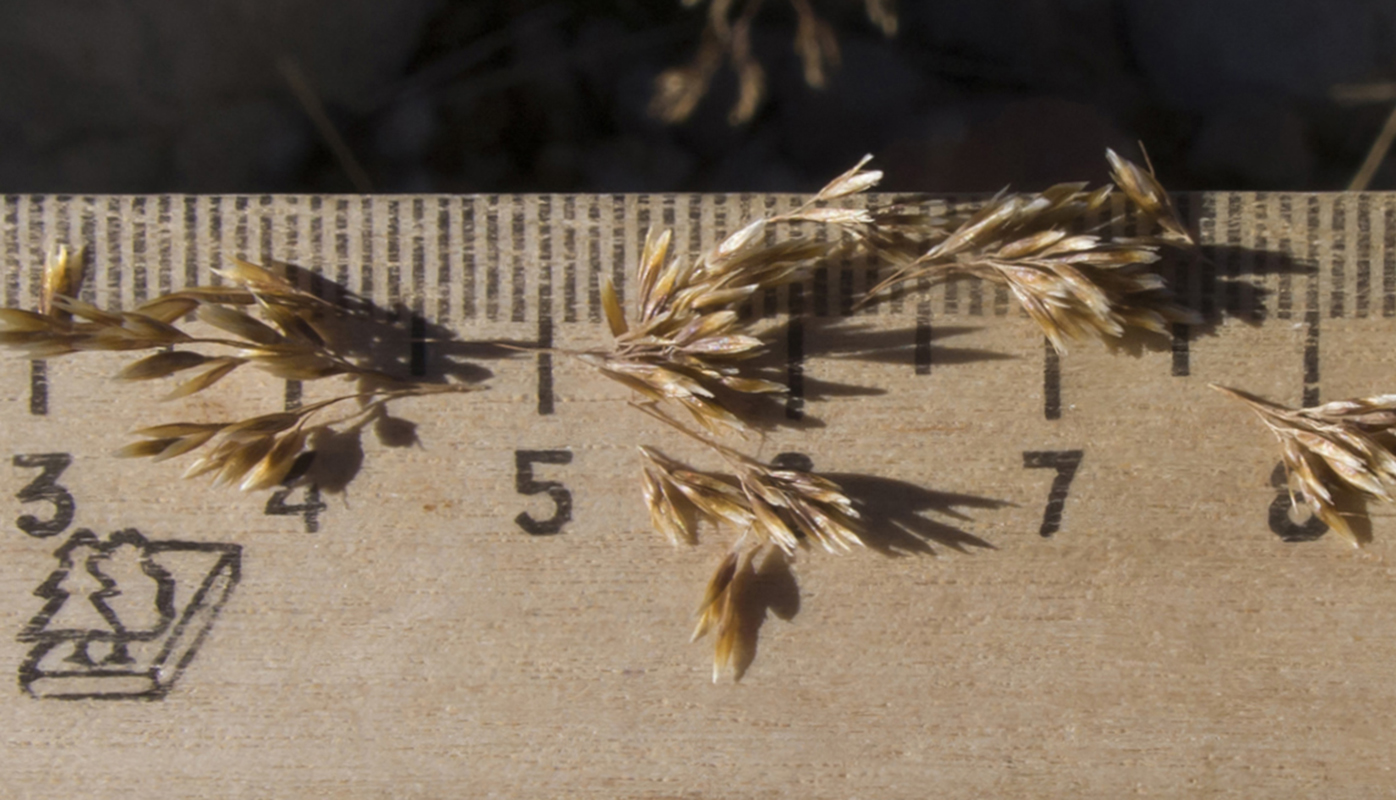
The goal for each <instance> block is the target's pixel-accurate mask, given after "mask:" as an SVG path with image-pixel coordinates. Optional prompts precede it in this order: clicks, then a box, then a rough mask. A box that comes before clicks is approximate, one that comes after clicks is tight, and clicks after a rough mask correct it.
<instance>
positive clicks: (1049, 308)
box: [863, 156, 1200, 352]
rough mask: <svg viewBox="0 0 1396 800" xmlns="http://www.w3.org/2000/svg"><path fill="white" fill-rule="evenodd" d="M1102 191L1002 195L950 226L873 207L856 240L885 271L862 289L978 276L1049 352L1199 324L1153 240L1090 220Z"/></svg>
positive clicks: (1100, 211)
mask: <svg viewBox="0 0 1396 800" xmlns="http://www.w3.org/2000/svg"><path fill="white" fill-rule="evenodd" d="M1114 158H1115V160H1116V161H1121V162H1122V161H1123V160H1122V159H1119V158H1118V157H1117V156H1116V157H1114ZM1125 163H1127V162H1125ZM1131 166H1132V165H1131ZM1135 169H1137V168H1135ZM1140 173H1141V174H1144V173H1142V171H1140ZM1160 192H1161V190H1160ZM1110 195H1111V189H1110V187H1108V186H1105V187H1100V188H1097V189H1088V188H1087V186H1086V184H1084V183H1067V184H1058V185H1056V186H1053V187H1051V188H1049V189H1047V190H1046V191H1043V192H1040V193H1035V194H1007V193H1003V194H1000V195H998V196H996V197H994V198H993V199H992V200H990V201H989V202H988V203H986V204H984V205H983V206H982V207H981V208H980V209H979V210H978V211H977V212H976V213H974V214H973V215H971V216H970V217H968V218H967V219H964V220H963V221H960V222H959V223H958V225H957V226H953V227H952V225H951V224H950V222H949V221H948V220H945V219H940V218H931V217H925V218H920V219H917V218H915V217H912V218H910V219H907V218H906V217H905V216H904V214H905V212H904V210H903V209H899V208H891V209H882V210H874V211H872V212H870V213H871V216H872V218H873V223H872V225H870V226H868V231H867V233H866V235H865V236H864V237H863V240H864V245H865V247H867V249H869V250H870V251H871V252H873V253H874V254H875V255H877V256H879V257H880V258H882V259H883V260H885V261H888V262H890V263H891V264H892V265H893V267H894V269H893V272H892V274H891V275H890V276H889V277H888V278H886V279H885V280H883V281H882V282H881V283H880V284H878V285H877V286H876V287H874V288H873V289H872V290H871V291H870V292H869V293H868V297H869V298H871V297H873V296H875V295H877V294H879V293H881V292H882V291H884V290H886V289H888V288H889V287H891V286H893V285H896V284H899V283H902V282H905V281H909V280H916V279H921V278H925V279H929V280H931V281H947V280H952V279H956V278H961V277H977V278H981V279H984V280H987V281H990V282H992V283H996V284H1000V285H1003V286H1006V287H1008V289H1009V290H1010V291H1012V293H1013V296H1014V297H1015V298H1016V299H1017V300H1018V302H1019V303H1020V304H1021V305H1022V306H1023V308H1024V309H1025V310H1026V311H1027V312H1028V314H1029V316H1031V317H1032V318H1033V320H1034V321H1035V322H1036V323H1037V324H1038V326H1039V327H1041V328H1042V330H1043V332H1044V333H1045V334H1046V336H1047V338H1048V339H1049V340H1050V341H1051V343H1052V346H1053V347H1054V348H1056V350H1057V351H1058V352H1065V350H1066V342H1067V340H1068V339H1084V338H1088V337H1093V336H1094V337H1101V338H1106V337H1109V338H1118V337H1120V336H1123V335H1124V334H1125V332H1126V330H1127V329H1130V328H1140V329H1144V330H1148V331H1153V332H1156V333H1165V332H1167V330H1168V325H1169V323H1171V322H1187V323H1197V322H1199V321H1200V319H1199V317H1198V316H1197V314H1196V313H1195V312H1193V311H1190V310H1188V309H1185V308H1183V307H1181V306H1179V305H1177V304H1176V303H1174V302H1173V299H1172V295H1171V294H1170V293H1169V292H1168V290H1167V286H1166V284H1165V282H1164V280H1163V278H1162V277H1160V276H1159V275H1158V274H1157V273H1155V272H1153V271H1152V269H1151V265H1153V264H1154V263H1156V262H1157V261H1158V260H1159V254H1158V245H1157V243H1156V242H1153V241H1149V240H1141V239H1137V238H1136V239H1113V238H1110V237H1109V236H1107V235H1102V234H1101V233H1099V231H1100V230H1101V229H1107V228H1109V227H1110V226H1111V224H1112V223H1113V222H1115V221H1116V220H1114V219H1113V218H1109V217H1106V218H1105V219H1103V220H1102V219H1100V218H1101V217H1103V216H1106V212H1107V209H1108V208H1109V199H1110ZM1163 197H1164V198H1165V199H1166V195H1163ZM918 226H920V228H921V230H920V235H919V236H918V235H917V227H918ZM879 228H883V229H885V230H879ZM1083 230H1084V231H1085V232H1082V231H1083ZM913 248H914V249H913Z"/></svg>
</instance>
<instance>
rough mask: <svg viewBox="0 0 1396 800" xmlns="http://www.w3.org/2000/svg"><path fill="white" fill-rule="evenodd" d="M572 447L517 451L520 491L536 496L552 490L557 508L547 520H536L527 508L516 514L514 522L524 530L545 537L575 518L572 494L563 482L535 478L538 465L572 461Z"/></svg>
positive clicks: (550, 495) (515, 484)
mask: <svg viewBox="0 0 1396 800" xmlns="http://www.w3.org/2000/svg"><path fill="white" fill-rule="evenodd" d="M571 463H572V452H571V451H570V450H515V451H514V469H515V472H514V487H515V488H516V489H517V490H518V492H519V494H522V495H532V494H542V493H544V492H547V493H548V497H551V498H552V500H553V505H554V506H556V507H557V510H556V511H554V512H553V515H552V516H551V517H548V518H547V519H541V520H540V519H534V518H533V517H532V516H530V515H529V513H528V512H527V511H524V512H521V513H520V514H519V515H518V516H517V517H514V522H516V523H518V526H519V527H520V528H523V530H524V533H529V534H532V535H534V536H543V535H546V534H551V533H560V532H561V531H562V526H563V525H566V524H567V523H568V522H571V521H572V493H571V492H570V491H568V490H567V487H565V486H563V485H562V483H561V482H560V481H538V480H534V479H533V465H534V464H571Z"/></svg>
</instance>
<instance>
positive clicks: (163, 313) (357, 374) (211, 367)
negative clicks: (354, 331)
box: [0, 249, 469, 490]
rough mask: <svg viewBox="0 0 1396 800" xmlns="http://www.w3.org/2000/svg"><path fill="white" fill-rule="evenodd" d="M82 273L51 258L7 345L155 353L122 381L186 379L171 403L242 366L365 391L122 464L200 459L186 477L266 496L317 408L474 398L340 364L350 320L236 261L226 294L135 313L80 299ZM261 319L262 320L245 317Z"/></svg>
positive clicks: (198, 426) (0, 320) (184, 296)
mask: <svg viewBox="0 0 1396 800" xmlns="http://www.w3.org/2000/svg"><path fill="white" fill-rule="evenodd" d="M80 263H81V262H80V260H79V259H77V258H75V257H74V256H72V255H70V254H68V253H67V252H66V250H62V249H60V250H59V251H57V253H56V254H55V255H53V256H51V257H50V258H49V260H48V262H47V263H46V265H45V271H44V282H43V293H42V295H41V308H42V309H43V313H36V312H32V311H26V310H23V309H13V308H4V309H0V344H3V345H7V346H9V347H12V348H15V349H18V350H21V351H23V352H24V353H25V354H26V355H28V356H30V357H33V358H42V357H53V356H61V355H65V354H69V353H76V352H83V351H94V350H105V351H125V350H157V351H158V352H155V353H153V354H151V355H148V356H145V357H143V358H140V359H138V360H136V361H133V362H131V363H129V364H127V365H126V366H125V367H123V368H122V369H121V370H120V372H118V373H117V376H116V377H117V378H118V379H119V380H125V381H147V380H155V379H161V378H170V377H175V376H179V377H182V378H183V380H182V381H181V382H179V383H177V384H176V385H175V386H174V388H173V389H172V390H171V391H170V392H169V393H168V394H167V395H166V398H165V399H173V398H179V397H186V396H188V395H192V394H196V393H198V392H202V391H205V390H207V389H209V388H210V387H212V386H214V385H216V384H217V383H219V382H220V381H221V380H223V379H224V378H226V377H227V376H228V375H230V374H232V373H233V372H234V371H236V370H237V369H238V368H239V367H242V366H244V365H247V364H251V365H254V366H256V367H260V368H261V369H263V370H265V371H266V372H269V373H271V374H272V375H274V376H276V377H278V378H284V379H287V380H301V381H313V380H319V379H322V378H328V377H332V376H337V375H338V376H346V377H349V378H353V379H357V380H358V381H359V391H356V392H354V393H351V394H345V395H341V396H338V397H334V398H331V399H328V400H324V401H321V402H317V403H313V404H310V405H306V406H303V407H302V408H300V409H298V410H296V411H288V412H277V413H274V414H266V415H262V416H256V417H252V418H249V419H245V420H242V421H237V422H227V423H184V422H180V423H171V424H166V425H156V426H154V427H149V428H144V429H142V430H140V431H137V435H139V436H141V437H142V439H141V440H139V441H136V442H133V443H131V444H129V445H127V446H126V447H123V448H122V449H121V450H119V451H118V454H119V455H122V456H132V457H149V458H152V459H153V460H156V461H162V460H165V459H168V458H174V457H176V456H180V455H184V454H186V453H189V452H192V451H194V450H200V449H202V455H201V456H200V457H199V458H198V459H197V460H196V461H195V462H194V463H193V464H192V465H191V466H190V468H189V470H188V471H187V472H186V476H187V477H192V476H194V475H202V474H207V473H210V472H211V473H214V474H215V476H216V477H215V484H232V483H238V484H239V485H240V486H241V488H242V489H244V490H253V489H264V488H269V487H271V486H274V485H276V484H277V483H279V482H281V481H282V480H283V479H284V478H285V477H286V475H287V474H288V472H289V471H290V470H291V468H292V466H293V465H294V464H295V462H296V460H297V458H298V457H299V456H300V455H301V454H302V453H303V452H304V451H305V448H306V444H307V441H308V434H309V432H310V431H311V430H312V429H314V428H318V427H324V423H320V424H317V425H315V426H310V425H308V424H307V423H308V421H309V420H310V419H311V418H312V417H313V416H314V415H316V414H317V413H318V412H319V411H321V410H322V409H325V408H328V407H329V406H331V405H334V404H336V403H341V402H345V401H350V400H354V401H357V402H358V403H359V407H360V408H359V411H358V412H356V413H355V414H353V415H351V416H352V417H359V416H362V415H364V414H368V413H373V412H375V411H377V410H381V408H382V406H383V404H385V403H386V402H388V401H390V400H394V399H398V398H402V397H408V396H415V395H422V394H431V393H438V392H457V391H468V390H469V387H466V386H462V385H459V384H419V383H414V382H411V381H405V380H401V379H399V378H396V377H394V376H392V375H388V374H386V373H383V372H381V371H379V370H376V369H373V368H371V367H367V366H362V365H360V364H357V363H355V362H354V361H352V360H350V359H348V358H346V357H343V356H341V355H340V354H339V353H337V352H336V351H335V349H334V347H333V346H332V345H331V344H330V343H329V340H330V339H331V337H330V336H329V334H328V331H329V329H330V326H329V325H328V323H330V322H332V321H335V319H334V318H336V317H339V316H342V315H346V314H352V313H353V312H351V311H349V310H346V309H341V308H338V307H335V306H332V305H330V304H328V303H326V302H325V301H323V300H321V299H320V298H319V297H316V296H315V295H313V294H310V293H308V292H305V291H303V290H301V289H300V288H299V287H297V286H295V285H294V284H292V283H291V282H290V281H288V280H287V279H286V278H285V277H284V276H283V275H282V274H280V273H278V272H277V271H274V270H272V269H268V268H266V267H263V266H259V265H257V264H252V263H249V262H246V261H242V260H239V259H234V260H233V264H232V266H231V267H230V268H229V269H227V270H224V271H221V272H220V274H222V275H223V276H224V277H226V278H227V279H228V280H229V281H231V283H232V285H231V286H227V287H189V288H185V289H182V290H179V291H176V292H172V293H169V294H166V295H162V296H160V297H157V298H155V299H153V300H150V301H149V302H146V303H144V304H142V305H140V306H139V307H137V308H136V309H135V310H134V311H107V310H104V309H100V308H97V307H96V306H93V305H91V304H90V303H86V302H84V301H81V300H78V299H76V297H74V296H73V295H75V294H76V292H77V288H78V285H79V283H80V281H81V269H80ZM254 309H255V310H256V311H257V312H258V313H259V314H260V316H261V317H262V319H258V318H257V317H254V316H252V314H251V313H249V312H250V311H252V310H254ZM191 313H192V314H193V315H194V317H195V318H196V319H197V320H198V321H199V322H201V323H203V324H204V325H206V326H208V327H209V328H212V329H214V330H215V331H217V332H218V333H219V334H222V335H206V334H204V333H201V332H190V331H186V330H184V329H183V328H181V327H180V326H179V324H177V323H178V321H179V320H181V319H182V318H184V317H185V316H187V315H189V314H191ZM264 320H265V321H264ZM182 348H197V349H182ZM207 351H215V352H212V353H210V352H207ZM217 351H222V352H217Z"/></svg>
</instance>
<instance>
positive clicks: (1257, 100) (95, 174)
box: [0, 0, 1396, 192]
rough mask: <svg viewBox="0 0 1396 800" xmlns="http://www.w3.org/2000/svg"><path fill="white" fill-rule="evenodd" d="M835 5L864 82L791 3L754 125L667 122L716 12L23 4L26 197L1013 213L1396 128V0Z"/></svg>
mask: <svg viewBox="0 0 1396 800" xmlns="http://www.w3.org/2000/svg"><path fill="white" fill-rule="evenodd" d="M808 2H809V6H810V8H811V9H813V10H814V11H815V12H817V14H818V15H819V17H820V18H821V19H822V20H824V21H826V22H827V23H828V24H829V26H830V30H831V31H832V33H833V35H834V37H835V38H836V39H837V42H838V53H839V64H838V66H837V68H829V69H827V70H826V71H825V85H824V87H823V88H822V89H816V88H811V86H809V85H808V83H807V77H808V76H807V68H808V63H807V60H806V61H802V59H801V54H800V52H799V50H798V48H797V47H796V46H795V44H794V43H795V41H796V38H797V36H796V35H797V31H798V30H799V25H798V23H799V15H798V14H797V13H796V12H797V9H798V6H799V5H800V4H799V3H792V2H790V1H789V0H766V1H765V2H764V4H763V5H762V6H761V8H760V10H759V13H757V14H755V15H754V16H753V17H752V19H751V26H750V43H751V50H752V54H753V58H754V59H755V61H756V62H757V63H759V65H760V68H761V71H762V77H763V79H764V80H763V87H762V88H763V97H762V99H761V102H760V103H759V104H756V105H755V106H754V110H753V113H752V114H751V116H750V118H749V119H748V120H747V121H745V122H742V123H740V124H736V125H733V124H730V123H729V113H730V112H731V111H732V109H733V108H734V106H735V105H736V104H737V102H738V100H739V99H740V97H739V85H740V81H739V80H738V77H737V75H736V73H734V71H733V70H732V69H730V68H729V67H728V66H723V67H722V68H721V69H718V70H717V71H716V72H714V73H713V77H712V81H711V84H710V85H709V86H708V88H707V91H706V92H705V93H704V94H703V96H702V98H701V100H700V101H699V102H698V103H697V105H696V106H695V107H694V108H693V111H692V113H691V114H690V115H689V116H688V117H687V118H686V119H684V120H683V121H682V122H677V123H674V124H667V123H665V122H663V121H661V120H659V119H657V118H656V116H655V115H654V114H653V113H651V112H652V105H651V103H652V100H653V97H654V87H655V81H656V78H657V77H658V76H660V75H661V74H662V73H664V71H665V70H669V69H673V68H676V67H683V66H684V65H688V64H690V63H691V62H692V60H693V59H694V58H695V56H696V55H697V54H698V53H699V52H700V47H701V41H702V37H703V30H704V23H705V21H706V20H707V19H708V7H707V6H706V5H705V4H702V3H700V4H698V5H695V6H693V7H685V6H684V5H682V4H681V3H680V2H679V1H678V0H574V1H573V2H564V1H563V0H508V1H507V2H506V1H504V0H394V1H393V2H381V0H201V2H198V3H168V2H165V1H164V0H71V2H63V3H55V2H52V0H9V2H6V3H4V4H3V5H0V63H3V68H2V69H0V145H3V146H0V190H3V191H5V192H164V191H174V192H300V191H323V192H343V191H354V190H355V188H356V186H358V187H364V186H367V187H370V188H371V189H372V190H373V191H379V192H408V191H413V192H415V191H432V192H526V191H555V192H574V191H585V192H618V191H739V190H749V191H766V190H781V191H807V190H811V189H813V188H816V187H818V186H819V185H820V184H822V183H823V182H824V181H825V180H827V178H828V177H829V176H830V175H833V174H836V173H838V172H839V171H841V170H842V169H844V168H846V167H847V166H848V165H849V164H851V163H853V162H854V161H855V160H856V159H857V158H858V156H860V155H862V154H863V153H865V152H871V153H874V154H875V155H876V156H877V157H878V165H879V166H880V167H882V168H883V169H885V170H887V172H888V178H889V180H888V183H887V186H888V188H891V189H895V190H924V191H938V192H962V191H993V190H997V189H999V188H1001V187H1003V186H1005V185H1008V184H1012V185H1013V186H1015V187H1016V188H1021V189H1036V188H1042V187H1044V186H1046V185H1048V184H1050V183H1053V182H1056V181H1061V180H1092V181H1097V182H1099V181H1103V180H1104V179H1105V175H1104V161H1103V159H1102V158H1101V153H1102V151H1103V148H1104V147H1106V146H1111V147H1115V148H1116V149H1119V150H1120V151H1121V152H1124V153H1128V154H1132V155H1134V154H1137V148H1136V145H1135V142H1136V141H1137V140H1143V141H1144V142H1145V143H1146V144H1147V145H1148V147H1149V151H1150V155H1151V156H1152V158H1153V161H1154V163H1155V165H1156V167H1157V169H1158V172H1159V175H1160V177H1161V178H1162V180H1163V182H1164V184H1165V185H1167V186H1169V188H1170V189H1173V190H1175V191H1176V190H1184V189H1201V188H1206V189H1272V188H1273V189H1279V188H1283V189H1341V188H1343V187H1345V186H1346V185H1347V184H1348V182H1349V181H1350V180H1351V179H1352V177H1353V175H1354V174H1355V173H1356V172H1357V170H1358V168H1359V165H1360V164H1361V163H1362V161H1363V158H1364V156H1366V154H1367V152H1368V149H1369V148H1370V147H1371V145H1372V143H1373V141H1374V140H1375V139H1376V138H1377V135H1378V132H1379V131H1380V130H1381V128H1382V124H1383V121H1384V120H1386V118H1387V116H1388V114H1389V112H1390V110H1391V107H1392V105H1393V102H1396V101H1392V100H1383V99H1381V97H1382V95H1381V93H1380V92H1377V93H1376V99H1372V100H1369V101H1366V102H1341V103H1340V102H1338V101H1337V100H1335V99H1334V94H1333V92H1334V88H1335V87H1338V86H1351V85H1354V84H1356V85H1363V84H1372V83H1381V82H1384V81H1390V80H1392V79H1396V3H1391V2H1389V1H1387V0H1346V2H1343V3H1332V2H1326V1H1325V0H1175V1H1174V2H1169V3H1159V2H1157V0H901V2H900V3H899V4H898V8H897V10H898V13H899V17H900V19H899V26H898V30H897V33H896V36H895V37H892V38H888V37H886V36H885V35H884V31H883V29H882V27H880V26H879V25H876V24H874V23H873V22H872V21H870V20H869V17H868V14H867V13H866V9H865V5H864V0H824V1H823V2H820V1H819V0H808ZM741 7H742V5H741V2H738V3H736V4H734V9H736V10H740V9H741ZM733 13H736V11H734V12H733ZM336 140H337V141H336ZM355 165H357V169H358V170H359V171H360V172H356V167H355ZM356 176H357V177H356ZM1371 188H1374V189H1382V188H1396V168H1393V167H1391V166H1388V165H1385V164H1383V166H1382V167H1381V168H1380V169H1378V170H1377V171H1376V172H1375V174H1374V176H1373V179H1372V183H1371Z"/></svg>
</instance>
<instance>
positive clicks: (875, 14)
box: [650, 0, 897, 125]
mask: <svg viewBox="0 0 1396 800" xmlns="http://www.w3.org/2000/svg"><path fill="white" fill-rule="evenodd" d="M682 2H683V4H684V5H685V6H694V5H698V4H699V3H700V2H701V0H682ZM763 2H764V0H742V2H741V4H740V9H739V10H738V9H737V8H736V7H735V6H736V5H737V3H736V0H710V2H709V4H708V19H707V23H706V25H705V27H704V28H703V34H702V39H701V41H700V42H699V45H698V52H697V53H696V54H695V55H694V57H693V60H692V61H690V62H689V63H688V64H686V65H684V66H682V67H674V68H671V69H668V70H665V71H664V72H662V73H660V75H659V76H658V77H657V78H655V82H654V95H653V96H652V98H651V100H650V113H651V114H653V115H654V116H656V117H658V118H659V119H662V120H664V121H665V122H669V123H676V122H682V121H684V120H686V119H688V117H689V116H691V115H692V114H693V111H694V109H695V108H697V107H698V102H699V101H700V100H702V99H703V96H704V95H706V94H707V92H708V87H709V86H710V85H711V84H712V80H713V77H714V76H716V74H717V71H718V70H719V69H721V68H722V64H723V62H724V61H725V62H727V63H728V64H729V65H730V66H731V68H732V71H733V72H734V73H736V76H737V100H736V102H735V103H734V104H733V106H732V108H731V109H730V110H729V111H728V114H727V118H728V121H729V122H730V123H731V124H733V125H738V124H741V123H743V122H747V121H748V120H750V119H751V118H752V117H753V116H755V114H756V110H757V109H758V108H759V107H760V105H761V100H762V98H763V97H764V96H765V93H766V72H765V70H764V69H762V67H761V64H760V62H758V61H757V60H756V57H755V55H753V53H752V49H751V30H752V23H753V22H754V20H755V18H756V14H757V13H758V12H759V11H760V10H761V6H762V4H763ZM790 5H791V7H792V8H793V9H794V11H795V15H796V23H795V42H794V48H795V53H796V55H798V56H799V58H800V63H801V65H802V66H803V69H804V77H805V83H807V84H809V85H810V86H811V87H813V88H823V87H824V85H825V84H826V82H827V74H828V71H829V69H831V68H836V67H837V66H838V65H839V59H840V57H839V43H838V37H837V36H836V35H835V34H834V29H833V26H831V25H830V24H829V23H828V22H826V21H824V19H823V18H821V17H820V16H819V15H818V14H817V13H816V12H815V10H814V7H813V6H812V5H811V4H810V2H809V0H790ZM864 8H865V10H866V12H867V15H868V19H869V20H870V21H871V22H872V23H873V24H874V25H876V26H877V27H878V28H879V29H881V30H882V33H883V34H884V35H885V36H888V37H891V36H894V35H896V33H897V10H896V5H895V2H894V0H864ZM734 14H735V17H734Z"/></svg>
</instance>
